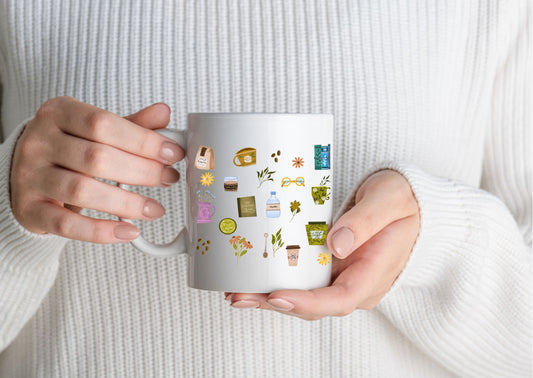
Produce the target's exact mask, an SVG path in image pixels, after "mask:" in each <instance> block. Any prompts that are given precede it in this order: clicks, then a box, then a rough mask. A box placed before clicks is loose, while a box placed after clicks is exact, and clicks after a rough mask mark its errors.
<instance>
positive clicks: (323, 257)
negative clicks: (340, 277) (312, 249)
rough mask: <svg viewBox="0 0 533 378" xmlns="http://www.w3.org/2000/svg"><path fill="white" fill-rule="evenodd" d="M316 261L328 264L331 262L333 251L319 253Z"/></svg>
mask: <svg viewBox="0 0 533 378" xmlns="http://www.w3.org/2000/svg"><path fill="white" fill-rule="evenodd" d="M316 261H318V263H319V264H320V265H324V266H326V265H328V264H329V263H330V262H331V253H329V252H322V253H321V254H320V255H318V259H317V260H316Z"/></svg>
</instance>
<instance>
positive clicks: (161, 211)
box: [143, 199, 165, 219]
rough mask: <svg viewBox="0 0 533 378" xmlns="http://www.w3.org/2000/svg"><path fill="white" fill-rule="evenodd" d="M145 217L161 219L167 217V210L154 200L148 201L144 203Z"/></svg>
mask: <svg viewBox="0 0 533 378" xmlns="http://www.w3.org/2000/svg"><path fill="white" fill-rule="evenodd" d="M143 215H144V216H145V217H147V218H150V219H157V218H161V217H162V216H163V215H165V208H164V207H163V206H161V204H159V203H158V202H156V201H154V200H153V199H148V200H146V202H145V203H144V207H143Z"/></svg>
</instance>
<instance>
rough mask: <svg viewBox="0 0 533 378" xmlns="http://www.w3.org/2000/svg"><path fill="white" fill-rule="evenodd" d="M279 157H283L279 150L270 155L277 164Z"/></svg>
mask: <svg viewBox="0 0 533 378" xmlns="http://www.w3.org/2000/svg"><path fill="white" fill-rule="evenodd" d="M279 155H281V151H280V150H278V152H273V153H272V155H270V157H271V158H272V159H274V162H276V163H277V162H278V156H279Z"/></svg>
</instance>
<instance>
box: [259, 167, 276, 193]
mask: <svg viewBox="0 0 533 378" xmlns="http://www.w3.org/2000/svg"><path fill="white" fill-rule="evenodd" d="M274 173H276V171H270V170H269V169H268V167H266V168H265V169H263V170H262V171H257V179H258V180H259V186H258V187H257V189H259V188H260V187H261V185H263V183H265V182H267V181H274V179H273V178H272V175H273V174H274Z"/></svg>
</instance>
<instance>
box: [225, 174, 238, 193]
mask: <svg viewBox="0 0 533 378" xmlns="http://www.w3.org/2000/svg"><path fill="white" fill-rule="evenodd" d="M238 188H239V178H238V177H236V176H226V177H224V190H225V191H226V192H236V191H237V189H238Z"/></svg>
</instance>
